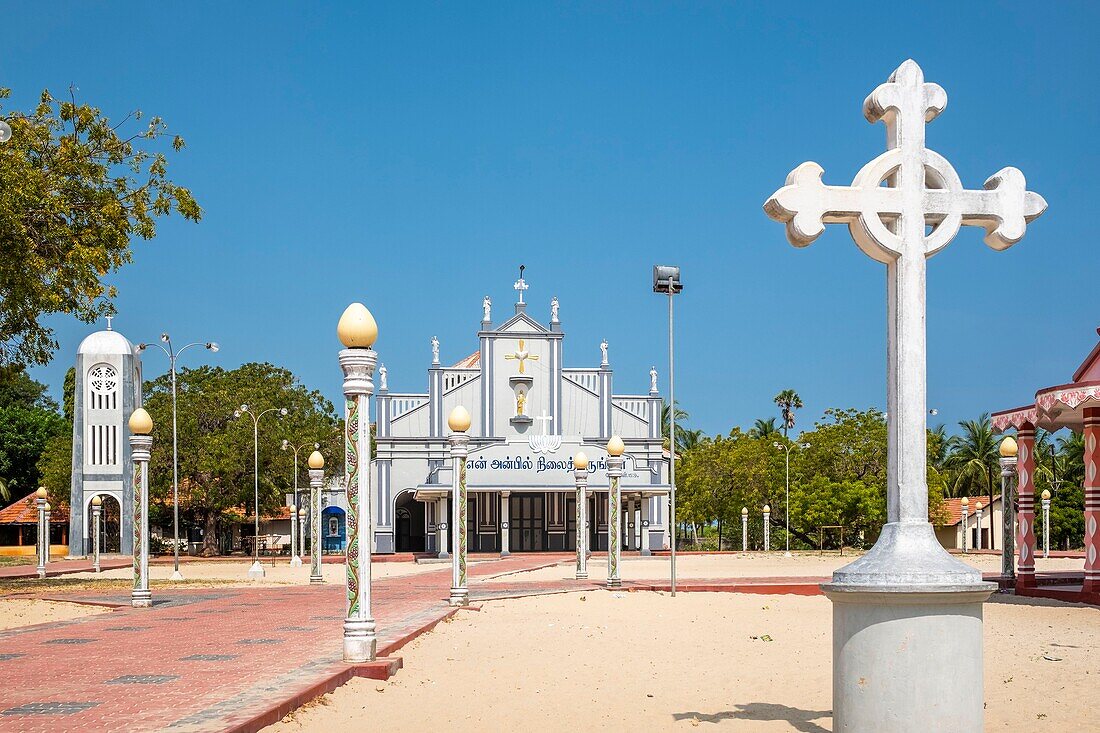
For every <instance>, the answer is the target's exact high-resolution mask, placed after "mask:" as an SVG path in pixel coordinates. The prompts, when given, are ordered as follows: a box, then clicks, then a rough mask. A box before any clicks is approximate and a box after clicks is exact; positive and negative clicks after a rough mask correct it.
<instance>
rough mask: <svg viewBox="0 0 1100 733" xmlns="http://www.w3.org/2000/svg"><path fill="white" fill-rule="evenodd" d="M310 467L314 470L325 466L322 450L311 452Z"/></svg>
mask: <svg viewBox="0 0 1100 733" xmlns="http://www.w3.org/2000/svg"><path fill="white" fill-rule="evenodd" d="M309 467H310V468H312V469H314V470H317V469H318V468H324V467H325V457H324V456H323V455H321V451H319V450H315V451H313V452H312V453H310V454H309Z"/></svg>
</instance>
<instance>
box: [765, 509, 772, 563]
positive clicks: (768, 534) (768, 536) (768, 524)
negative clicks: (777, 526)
mask: <svg viewBox="0 0 1100 733" xmlns="http://www.w3.org/2000/svg"><path fill="white" fill-rule="evenodd" d="M771 549H772V508H771V505H769V504H765V505H764V552H768V551H770V550H771Z"/></svg>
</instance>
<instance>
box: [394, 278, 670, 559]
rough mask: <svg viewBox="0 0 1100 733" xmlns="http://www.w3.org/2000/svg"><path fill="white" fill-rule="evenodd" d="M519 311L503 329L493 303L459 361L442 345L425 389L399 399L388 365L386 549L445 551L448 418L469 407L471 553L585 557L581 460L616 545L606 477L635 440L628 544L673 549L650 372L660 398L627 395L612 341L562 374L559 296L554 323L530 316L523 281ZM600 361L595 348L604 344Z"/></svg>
mask: <svg viewBox="0 0 1100 733" xmlns="http://www.w3.org/2000/svg"><path fill="white" fill-rule="evenodd" d="M515 288H516V290H517V291H518V294H519V297H518V302H517V303H516V304H515V313H514V314H513V315H511V317H510V318H508V319H507V320H505V321H504V322H503V323H500V324H498V325H494V323H493V321H492V314H491V302H490V300H489V298H488V297H486V298H485V300H484V301H483V306H482V321H481V328H480V330H479V331H478V334H477V337H478V342H479V348H478V350H477V351H476V352H474V353H473V354H471V355H470V356H469V357H467V358H466V359H463V360H462V361H461V362H459V363H458V364H455V365H454V366H443V365H442V364H441V363H440V360H439V343H438V341H437V340H436V339H435V338H434V337H433V339H432V362H431V364H430V366H429V367H428V391H427V392H426V393H406V392H391V391H390V390H389V385H388V383H387V382H388V375H387V373H386V370H385V367H384V366H382V367H380V368H379V373H378V375H377V376H376V379H375V384H376V385H377V391H376V395H377V401H376V416H377V425H376V436H375V437H376V443H375V445H376V448H375V461H374V465H373V479H374V481H373V483H374V487H375V491H374V495H375V501H376V506H375V507H374V530H375V547H376V550H377V552H380V553H390V552H433V553H438V554H440V555H441V556H446V555H447V552H448V549H449V548H448V547H447V537H448V531H447V526H448V523H449V522H450V489H451V479H452V476H451V473H452V471H451V466H450V461H449V460H448V442H447V435H448V432H449V428H448V427H447V415H448V414H450V411H451V410H452V409H453V408H454V407H456V406H458V405H462V406H463V407H465V408H466V409H467V410H468V411H469V412H470V414H471V415H472V417H473V424H472V425H471V427H470V430H469V436H470V453H469V457H468V459H467V463H466V465H467V487H468V492H469V510H468V512H467V516H468V522H469V524H468V527H467V537H468V538H469V539H468V542H469V551H470V552H483V553H500V554H502V555H504V554H508V553H510V552H538V551H571V550H575V549H576V533H577V526H576V492H575V484H574V477H573V465H572V460H573V456H574V455H575V454H576V453H577V451H580V450H583V451H584V453H585V454H586V455H587V456H588V458H589V460H590V466H589V486H588V513H587V515H588V517H589V526H588V527H587V528H586V530H585V531H587V532H588V535H589V547H591V548H593V549H596V550H599V549H606V547H607V520H608V506H607V501H608V479H607V462H606V459H607V452H606V450H605V449H604V446H605V445H606V444H607V441H608V439H609V438H610V437H611V436H612V435H618V436H619V437H621V438H622V439H623V441H624V442H625V444H626V453H625V455H624V457H625V458H626V467H625V474H624V476H623V479H622V482H621V486H622V512H623V517H624V519H623V522H622V527H623V536H622V546H623V548H624V549H627V550H635V551H640V552H641V553H642V554H649V552H650V551H651V550H658V549H662V548H665V547H668V527H667V524H666V520H667V515H668V502H667V499H668V481H667V475H668V468H667V467H668V460H667V455H666V453H665V451H664V450H663V447H662V438H661V396H660V394H659V393H658V391H657V373H656V371H655V370H652V369H651V370H650V380H649V381H650V389H649V392H648V394H641V395H619V394H615V393H614V392H613V389H612V384H613V371H612V368H611V362H610V359H609V357H608V345H607V343H606V342H604V343H602V344H600V345H599V352H598V353H599V354H600V363H599V364H598V365H597V366H594V367H587V368H566V367H565V366H564V358H563V355H564V341H565V333H564V332H563V331H562V325H561V322H560V320H559V318H558V302H557V299H556V298H555V299H554V300H553V301H551V304H550V314H549V315H550V323H549V326H544V325H543V324H542V323H539V322H538V321H537V320H535V319H534V318H532V317H531V316H530V315H528V313H527V305H528V304H527V303H525V302H524V291H525V290H526V289H527V284H526V283H525V282H524V281H523V279H522V277H521V278H520V280H519V281H518V282H517V283H516V285H515ZM592 352H593V354H595V353H597V351H596V348H595V345H593V348H592Z"/></svg>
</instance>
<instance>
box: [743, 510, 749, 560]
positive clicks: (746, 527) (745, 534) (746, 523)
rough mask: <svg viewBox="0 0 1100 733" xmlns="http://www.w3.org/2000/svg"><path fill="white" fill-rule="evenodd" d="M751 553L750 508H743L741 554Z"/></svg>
mask: <svg viewBox="0 0 1100 733" xmlns="http://www.w3.org/2000/svg"><path fill="white" fill-rule="evenodd" d="M748 551H749V508H748V507H747V506H743V507H741V552H748Z"/></svg>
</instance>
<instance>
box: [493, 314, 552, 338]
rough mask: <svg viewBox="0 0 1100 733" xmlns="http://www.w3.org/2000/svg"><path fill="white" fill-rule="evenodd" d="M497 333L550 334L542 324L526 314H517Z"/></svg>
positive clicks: (502, 325)
mask: <svg viewBox="0 0 1100 733" xmlns="http://www.w3.org/2000/svg"><path fill="white" fill-rule="evenodd" d="M496 331H497V333H528V334H529V333H550V331H549V330H548V329H547V328H546V327H545V326H543V325H542V324H541V323H539V322H538V321H536V320H535V319H533V318H531V317H530V316H529V315H527V314H526V313H517V314H515V315H514V316H512V317H511V318H509V319H508V320H507V321H505V322H504V323H502V324H501V326H500V328H498V329H496Z"/></svg>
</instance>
